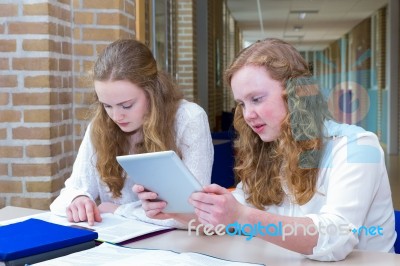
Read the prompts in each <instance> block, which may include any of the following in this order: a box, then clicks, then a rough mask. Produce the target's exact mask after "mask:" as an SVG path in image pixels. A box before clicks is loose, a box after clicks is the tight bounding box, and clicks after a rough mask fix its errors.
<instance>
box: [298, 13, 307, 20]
mask: <svg viewBox="0 0 400 266" xmlns="http://www.w3.org/2000/svg"><path fill="white" fill-rule="evenodd" d="M306 16H307V13H306V12H301V13H299V19H305V18H306Z"/></svg>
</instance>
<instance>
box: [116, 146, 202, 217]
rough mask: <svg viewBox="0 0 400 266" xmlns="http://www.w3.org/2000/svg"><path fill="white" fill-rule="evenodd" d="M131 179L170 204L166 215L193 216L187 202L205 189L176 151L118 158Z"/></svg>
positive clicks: (166, 209)
mask: <svg viewBox="0 0 400 266" xmlns="http://www.w3.org/2000/svg"><path fill="white" fill-rule="evenodd" d="M117 161H118V163H119V164H120V165H121V166H122V168H123V169H124V170H125V171H126V173H127V174H128V176H129V178H132V179H133V181H134V182H135V183H136V184H139V185H142V186H144V188H145V189H147V190H150V191H153V192H155V193H157V194H158V199H159V200H163V201H166V202H167V206H166V207H165V209H164V212H166V213H193V212H194V207H193V206H192V205H190V204H189V202H188V200H189V197H190V195H191V194H192V193H193V192H196V191H201V190H202V186H201V184H200V183H199V181H198V180H197V179H196V178H195V177H194V175H193V174H192V173H191V172H190V171H189V169H188V168H187V167H186V166H185V165H184V164H183V162H182V160H181V159H180V158H179V156H178V155H177V154H176V153H175V152H174V151H161V152H151V153H142V154H132V155H123V156H117Z"/></svg>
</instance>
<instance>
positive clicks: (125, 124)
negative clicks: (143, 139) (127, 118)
mask: <svg viewBox="0 0 400 266" xmlns="http://www.w3.org/2000/svg"><path fill="white" fill-rule="evenodd" d="M128 125H129V123H118V126H120V127H126V126H128Z"/></svg>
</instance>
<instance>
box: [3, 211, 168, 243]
mask: <svg viewBox="0 0 400 266" xmlns="http://www.w3.org/2000/svg"><path fill="white" fill-rule="evenodd" d="M28 217H29V218H36V219H40V220H43V221H47V222H50V223H54V224H59V225H65V226H70V227H75V228H81V229H87V230H90V231H93V232H96V233H97V234H98V238H97V240H98V241H102V242H110V243H113V244H120V243H127V242H129V241H135V240H139V239H143V238H146V237H150V236H153V235H157V234H161V233H165V232H169V231H171V230H175V229H174V228H171V227H165V226H161V225H155V224H151V223H146V222H143V221H140V220H134V219H128V218H125V217H122V216H119V215H115V214H112V213H102V214H101V217H102V221H101V222H100V223H97V222H96V223H95V224H94V225H93V226H90V225H89V224H88V223H87V222H79V223H71V222H68V220H67V218H66V217H62V216H58V215H55V214H53V213H51V212H43V213H39V214H34V215H31V216H28ZM28 217H22V218H18V219H13V220H8V221H3V222H1V223H2V224H5V223H10V222H15V221H20V220H21V219H22V220H23V219H27V218H28ZM0 228H1V227H0Z"/></svg>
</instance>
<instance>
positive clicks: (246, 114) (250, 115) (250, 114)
mask: <svg viewBox="0 0 400 266" xmlns="http://www.w3.org/2000/svg"><path fill="white" fill-rule="evenodd" d="M256 117H257V114H256V112H255V111H254V108H252V107H251V106H246V108H243V118H244V120H246V121H249V120H251V119H254V118H256Z"/></svg>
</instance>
